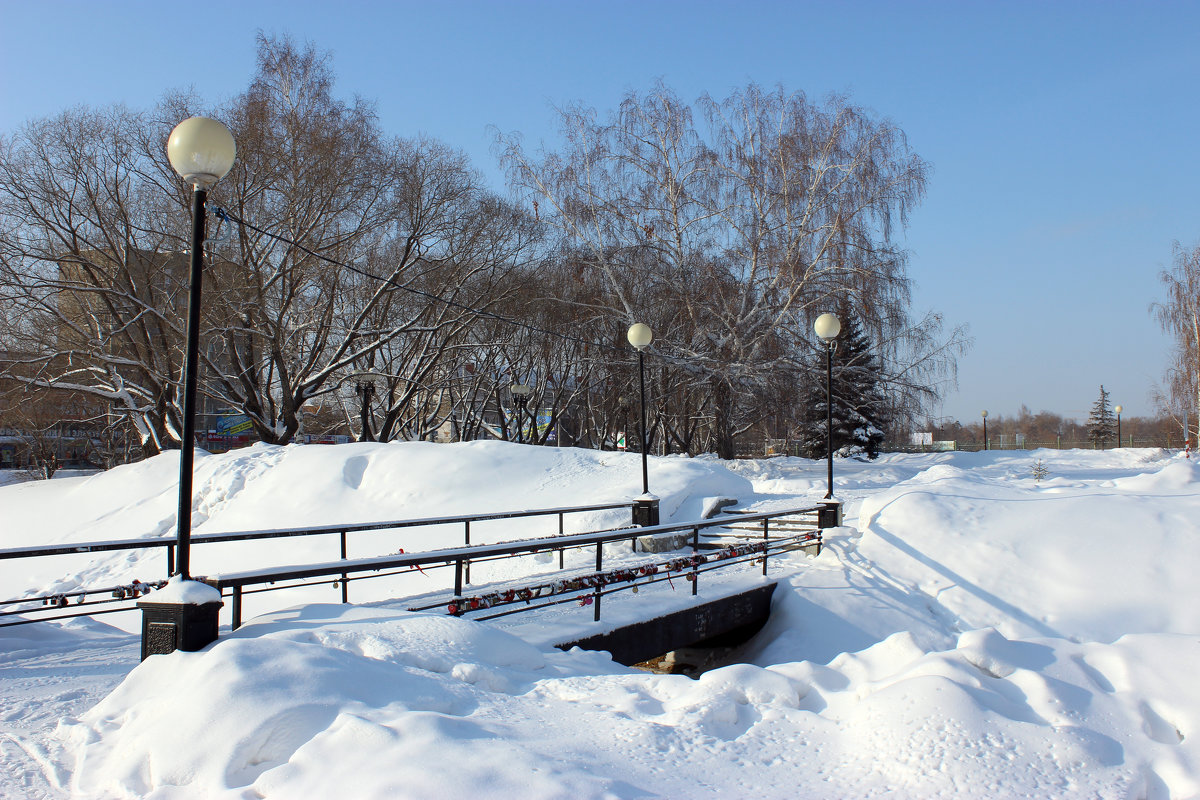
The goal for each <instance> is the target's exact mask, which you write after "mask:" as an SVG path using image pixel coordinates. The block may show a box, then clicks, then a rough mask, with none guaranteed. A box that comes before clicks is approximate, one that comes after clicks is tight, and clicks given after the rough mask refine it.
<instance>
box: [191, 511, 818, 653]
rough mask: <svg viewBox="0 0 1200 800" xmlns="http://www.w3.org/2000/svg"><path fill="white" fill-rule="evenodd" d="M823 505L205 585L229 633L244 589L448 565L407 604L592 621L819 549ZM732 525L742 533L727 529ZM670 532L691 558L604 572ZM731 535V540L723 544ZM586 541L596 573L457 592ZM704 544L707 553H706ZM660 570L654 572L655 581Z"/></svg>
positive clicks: (246, 575) (259, 573)
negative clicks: (624, 550)
mask: <svg viewBox="0 0 1200 800" xmlns="http://www.w3.org/2000/svg"><path fill="white" fill-rule="evenodd" d="M830 505H833V506H836V503H834V504H827V503H823V504H820V505H816V506H810V507H806V508H794V509H787V510H783V511H773V512H764V513H757V514H746V513H742V514H731V515H730V516H726V517H718V518H715V519H710V520H698V521H693V522H683V523H672V524H664V525H656V526H651V527H645V528H623V529H619V530H611V531H598V532H592V533H579V534H567V535H562V536H552V537H544V538H539V539H526V540H522V541H515V542H504V543H501V544H493V545H476V546H465V547H460V548H449V549H444V550H432V551H424V552H421V553H408V554H404V553H402V554H397V555H393V556H383V557H377V558H365V559H353V560H339V561H331V562H325V563H320V564H309V565H304V566H289V567H275V568H269V569H262V570H249V571H245V572H239V573H233V574H229V575H221V576H220V577H218V578H216V579H214V580H212V581H209V583H211V584H212V585H213V586H215V587H217V588H218V589H220V590H221V593H222V596H224V597H229V598H230V600H231V613H232V622H231V626H232V627H233V628H234V629H236V628H237V627H239V626H240V625H241V623H242V600H243V596H244V595H245V594H248V593H255V592H269V591H280V590H284V589H291V588H296V587H297V586H302V585H316V584H320V583H334V584H340V586H341V588H342V589H343V590H344V589H345V588H346V586H347V583H348V582H349V581H351V580H363V579H366V578H376V577H385V576H388V575H395V574H399V573H404V572H413V571H420V572H423V573H428V572H429V571H430V570H435V569H451V568H452V569H453V579H452V584H451V582H449V581H448V582H447V583H448V586H447V590H446V591H445V592H444V593H440V594H437V593H435V594H431V595H426V596H424V597H423V598H422V599H419V600H418V601H417V602H416V604H415V605H413V606H411V607H410V609H409V610H411V611H429V610H434V609H443V610H444V611H445V612H446V613H449V614H453V615H455V616H462V615H464V614H468V613H471V612H478V611H488V610H490V609H493V608H500V607H504V606H512V605H516V604H523V605H521V606H520V607H518V608H516V609H513V610H508V611H504V612H493V613H490V614H484V615H479V616H478V617H477V618H479V619H493V618H496V617H500V616H506V615H507V614H513V613H520V612H523V611H531V610H535V609H538V608H545V607H548V606H553V605H558V604H561V603H572V602H578V603H580V604H582V605H590V606H592V607H593V619H595V620H596V621H599V620H600V607H601V601H602V600H603V598H604V597H605V596H606V595H609V594H612V593H614V592H619V591H625V590H633V591H636V588H635V586H636V585H637V583H638V581H639V580H641V581H642V585H645V584H652V583H658V582H661V581H664V580H666V581H671V580H672V577H671V576H672V574H673V573H674V574H678V575H680V576H682V577H683V579H684V580H686V581H688V582H689V583H690V584H691V587H692V594H693V595H694V594H696V592H697V586H698V582H699V579H700V575H701V574H703V573H705V572H710V571H712V570H714V569H721V568H725V567H728V566H731V565H733V564H742V563H746V562H747V561H761V564H762V574H763V575H766V574H767V562H768V560H769V559H770V558H771V556H777V555H780V554H782V553H786V552H792V551H794V550H797V549H802V548H814V549H816V550H817V551H819V549H820V546H821V528H820V521H821V518H820V515H821V514H822V512H823V511H825V510H826V509H827V507H828V506H830ZM772 522H774V523H775V525H776V532H777V533H779V532H782V533H783V535H777V536H775V537H772V536H771V532H772ZM721 529H723V531H722V530H721ZM710 530H713V531H714V532H715V533H716V534H717V535H716V536H715V537H713V538H714V539H715V540H716V541H712V540H707V541H703V542H702V541H701V531H710ZM734 531H741V532H743V533H740V534H739V533H733V532H734ZM751 532H752V533H753V534H755V535H754V536H752V537H751V536H747V535H746V533H751ZM672 533H676V534H678V533H683V534H685V536H684V537H683V538H682V539H680V541H679V544H680V548H679V549H683V548H685V547H688V546H690V549H691V552H690V554H688V555H685V556H673V557H670V558H658V559H655V558H650V559H645V558H642V559H640V560H637V561H636V562H634V563H622V564H620V565H619V566H617V567H615V568H613V569H609V570H607V571H606V570H605V568H604V546H605V545H606V544H613V543H619V542H623V541H628V542H630V543H631V547H630V551H629V552H630V553H631V554H636V553H637V552H638V547H637V546H638V542H639V541H642V540H645V539H646V538H647V537H654V536H660V535H664V534H668V535H669V534H672ZM731 538H732V539H735V540H736V541H732V542H731V541H729V540H730V539H731ZM706 545H707V546H708V547H707V548H706V547H705V546H706ZM593 547H594V548H595V569H594V570H592V571H586V572H579V573H573V574H570V575H569V576H567V577H564V578H558V579H555V580H550V579H548V578H547V577H546V576H544V575H543V576H540V577H539V578H538V579H537V580H536V581H535V582H533V583H525V584H521V585H512V584H511V583H510V584H507V585H504V584H502V585H499V586H491V587H485V588H487V589H489V591H485V592H480V593H476V594H473V595H470V596H468V595H466V594H464V591H463V589H464V587H465V585H466V584H467V583H469V579H468V578H467V576H468V575H469V572H468V570H469V565H470V564H471V562H475V563H479V562H482V561H491V560H497V559H504V558H513V557H517V556H526V555H534V554H538V553H547V552H550V553H557V554H558V564H559V570H563V569H564V568H565V567H564V563H565V559H564V553H565V552H566V551H567V550H574V549H582V548H593ZM705 549H707V550H708V552H704V550H705ZM643 552H645V548H643ZM626 562H628V559H626ZM368 573H374V574H368ZM660 573H661V577H658V576H659V575H660ZM351 576H354V577H351ZM535 577H537V576H535ZM313 579H316V580H313ZM451 585H452V588H451ZM247 587H256V588H247ZM344 598H345V595H343V602H346V600H345V599H344ZM543 598H545V599H544V601H543V602H539V603H538V604H536V605H534V604H533V601H534V600H543Z"/></svg>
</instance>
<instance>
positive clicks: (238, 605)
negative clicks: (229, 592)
mask: <svg viewBox="0 0 1200 800" xmlns="http://www.w3.org/2000/svg"><path fill="white" fill-rule="evenodd" d="M229 614H230V619H229V630H231V631H236V630H237V629H238V628H240V627H242V587H240V586H234V587H233V601H232V602H231V603H230V609H229Z"/></svg>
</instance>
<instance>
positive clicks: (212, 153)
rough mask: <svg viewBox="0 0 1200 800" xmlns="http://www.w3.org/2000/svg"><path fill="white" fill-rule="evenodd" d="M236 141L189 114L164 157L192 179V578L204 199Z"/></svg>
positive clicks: (188, 393) (183, 502)
mask: <svg viewBox="0 0 1200 800" xmlns="http://www.w3.org/2000/svg"><path fill="white" fill-rule="evenodd" d="M236 156H237V146H236V145H235V144H234V141H233V134H231V133H230V132H229V129H228V128H226V127H225V126H224V125H222V124H221V123H220V122H217V121H216V120H214V119H208V118H207V117H191V118H189V119H185V120H184V121H183V122H181V123H179V124H178V125H176V126H175V129H174V130H173V131H171V136H170V138H169V139H168V140H167V158H168V159H169V160H170V162H171V166H172V167H173V168H174V169H175V171H176V172H178V173H179V175H180V177H182V178H183V179H184V180H185V181H187V182H189V183H191V184H192V244H191V246H192V250H191V265H190V269H189V273H188V279H189V283H190V291H189V294H188V318H187V350H186V351H185V360H184V367H183V436H182V440H181V441H180V444H179V448H180V449H179V509H178V512H177V514H176V517H175V528H176V532H177V541H176V554H175V570H176V573H177V574H178V575H179V576H180V577H182V578H183V579H184V580H189V579H190V578H191V574H190V569H191V564H190V558H189V555H190V554H189V550H190V545H191V538H192V464H193V461H194V454H195V447H196V370H197V364H198V361H199V352H200V291H201V284H202V282H203V270H204V224H205V202H206V201H207V199H208V190H209V189H211V188H212V187H213V186H214V185H215V184H216V183H217V181H219V180H221V178H224V177H225V175H226V173H228V172H229V170H230V169H232V168H233V160H234V158H235V157H236Z"/></svg>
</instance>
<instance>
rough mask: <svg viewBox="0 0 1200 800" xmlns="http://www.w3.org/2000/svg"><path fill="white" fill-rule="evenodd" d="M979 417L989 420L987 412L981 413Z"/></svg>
mask: <svg viewBox="0 0 1200 800" xmlns="http://www.w3.org/2000/svg"><path fill="white" fill-rule="evenodd" d="M979 416H981V417H983V418H984V419H987V411H980V412H979Z"/></svg>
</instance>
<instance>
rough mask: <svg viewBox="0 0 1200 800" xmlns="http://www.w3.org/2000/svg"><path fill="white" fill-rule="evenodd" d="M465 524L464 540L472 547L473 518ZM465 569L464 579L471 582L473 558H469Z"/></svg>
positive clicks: (458, 592)
mask: <svg viewBox="0 0 1200 800" xmlns="http://www.w3.org/2000/svg"><path fill="white" fill-rule="evenodd" d="M463 526H464V530H463V540H464V543H465V544H466V546H467V547H470V546H471V520H467V521H466V522H464V523H463ZM463 571H464V573H465V575H464V578H463V579H464V580H465V581H466V582H467V583H468V584H469V583H470V582H471V559H469V558H468V559H467V561H466V563H465V564H464V565H463ZM455 594H462V590H461V589H459V590H458V591H456V592H455Z"/></svg>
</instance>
